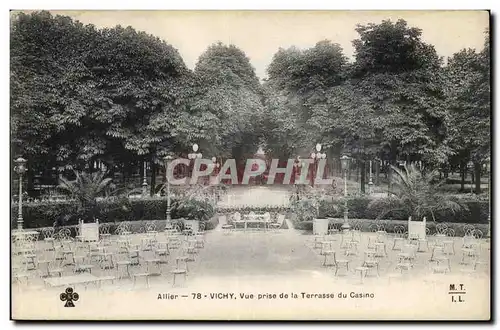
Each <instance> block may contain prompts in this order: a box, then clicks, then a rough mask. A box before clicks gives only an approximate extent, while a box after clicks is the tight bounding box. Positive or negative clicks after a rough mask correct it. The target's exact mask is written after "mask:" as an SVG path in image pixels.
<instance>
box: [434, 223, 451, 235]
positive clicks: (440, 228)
mask: <svg viewBox="0 0 500 330" xmlns="http://www.w3.org/2000/svg"><path fill="white" fill-rule="evenodd" d="M447 230H448V225H447V224H445V223H438V224H437V225H436V234H435V236H437V237H446V231H447Z"/></svg>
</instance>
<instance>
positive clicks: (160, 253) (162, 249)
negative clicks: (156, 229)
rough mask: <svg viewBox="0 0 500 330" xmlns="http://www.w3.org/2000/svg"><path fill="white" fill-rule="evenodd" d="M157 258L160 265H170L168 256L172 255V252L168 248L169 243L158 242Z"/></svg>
mask: <svg viewBox="0 0 500 330" xmlns="http://www.w3.org/2000/svg"><path fill="white" fill-rule="evenodd" d="M154 252H155V256H156V257H157V258H159V259H160V263H165V264H166V263H168V256H169V255H170V250H169V248H168V242H167V241H165V242H158V244H157V246H156V248H155V251H154Z"/></svg>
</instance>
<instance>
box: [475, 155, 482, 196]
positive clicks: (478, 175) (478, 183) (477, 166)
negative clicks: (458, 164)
mask: <svg viewBox="0 0 500 330" xmlns="http://www.w3.org/2000/svg"><path fill="white" fill-rule="evenodd" d="M474 177H475V179H476V191H475V193H476V194H477V195H479V194H480V193H481V163H479V162H475V163H474Z"/></svg>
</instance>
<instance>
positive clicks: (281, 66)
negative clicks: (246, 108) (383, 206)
mask: <svg viewBox="0 0 500 330" xmlns="http://www.w3.org/2000/svg"><path fill="white" fill-rule="evenodd" d="M346 66H347V58H346V56H345V55H344V54H343V50H342V48H341V47H340V46H339V45H338V44H335V43H333V42H331V41H329V40H323V41H320V42H318V43H316V45H315V46H314V47H311V48H309V49H305V50H300V49H298V48H295V47H291V48H289V49H279V50H278V52H277V53H276V54H275V55H274V56H273V60H272V62H271V64H270V65H269V67H268V70H267V72H268V75H269V79H268V81H267V82H266V84H265V85H266V93H267V94H266V95H267V99H268V101H267V103H266V105H267V107H266V111H267V118H266V127H267V129H266V130H265V132H266V133H267V134H266V136H267V141H268V142H269V141H272V142H271V143H268V151H269V152H271V153H272V154H279V155H282V154H283V152H285V154H284V156H285V155H286V156H290V155H295V154H298V153H309V152H310V149H311V148H312V147H313V146H314V145H315V144H316V143H317V142H319V141H323V140H322V138H323V135H322V131H321V130H320V131H318V130H317V129H316V127H315V126H314V120H313V121H312V122H309V121H310V120H311V118H312V116H313V115H314V107H316V106H318V107H321V106H323V105H324V104H325V102H327V92H328V90H329V89H330V88H333V87H334V86H338V85H340V84H342V83H343V81H344V79H345V69H346ZM325 142H326V143H325V147H327V148H328V147H331V144H329V141H328V140H326V141H325Z"/></svg>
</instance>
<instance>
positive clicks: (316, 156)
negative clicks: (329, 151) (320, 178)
mask: <svg viewBox="0 0 500 330" xmlns="http://www.w3.org/2000/svg"><path fill="white" fill-rule="evenodd" d="M311 158H312V159H313V160H314V165H315V166H314V177H315V176H316V175H317V173H318V164H319V161H320V159H325V158H326V154H325V153H321V144H319V143H317V144H316V153H314V152H313V153H311ZM314 177H313V178H311V181H312V186H313V187H314V179H315V178H314Z"/></svg>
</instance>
